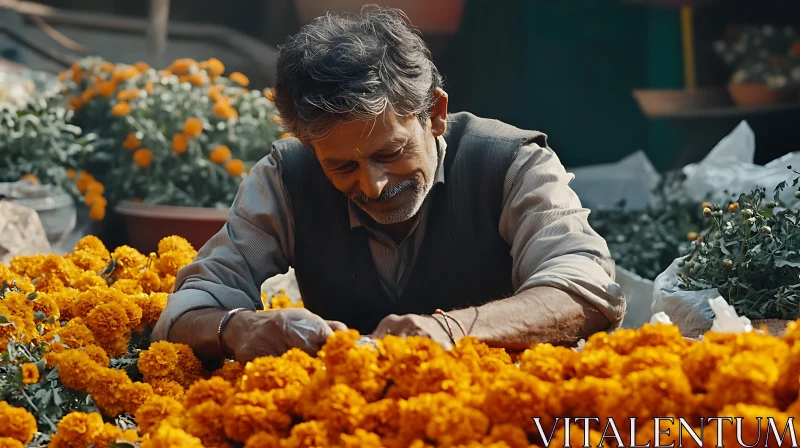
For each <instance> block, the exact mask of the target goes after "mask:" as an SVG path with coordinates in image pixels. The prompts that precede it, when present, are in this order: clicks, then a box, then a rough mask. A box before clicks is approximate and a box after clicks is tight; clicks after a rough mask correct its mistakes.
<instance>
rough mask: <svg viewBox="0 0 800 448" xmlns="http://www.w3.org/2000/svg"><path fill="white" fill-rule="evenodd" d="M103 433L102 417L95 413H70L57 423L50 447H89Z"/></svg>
mask: <svg viewBox="0 0 800 448" xmlns="http://www.w3.org/2000/svg"><path fill="white" fill-rule="evenodd" d="M102 432H103V417H101V416H100V414H97V413H84V412H70V413H69V414H67V415H65V416H64V418H62V419H61V420H60V421H59V422H58V426H57V429H56V434H55V435H54V436H53V437H52V438H51V440H50V445H49V446H53V447H55V448H61V447H64V448H66V447H73V446H90V445H92V444H94V443H95V442H96V439H97V438H98V436H100V435H101V434H102Z"/></svg>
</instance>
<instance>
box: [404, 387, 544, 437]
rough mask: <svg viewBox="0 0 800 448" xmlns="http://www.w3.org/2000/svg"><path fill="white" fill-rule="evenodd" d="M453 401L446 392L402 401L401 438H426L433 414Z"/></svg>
mask: <svg viewBox="0 0 800 448" xmlns="http://www.w3.org/2000/svg"><path fill="white" fill-rule="evenodd" d="M452 402H453V397H452V395H449V394H445V393H438V394H422V395H419V396H416V397H411V398H409V399H408V400H402V401H400V402H399V407H400V424H399V428H400V432H399V436H400V438H401V439H402V440H405V441H406V443H408V442H410V441H412V440H414V439H424V438H426V435H425V432H426V429H427V427H428V423H429V422H431V421H432V419H433V416H434V415H436V414H438V413H439V412H440V411H441V410H442V409H444V408H445V407H446V406H447V403H452ZM536 415H538V414H536Z"/></svg>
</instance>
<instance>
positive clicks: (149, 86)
mask: <svg viewBox="0 0 800 448" xmlns="http://www.w3.org/2000/svg"><path fill="white" fill-rule="evenodd" d="M144 91H145V92H147V94H148V95H152V94H153V92H155V91H156V84H155V83H154V82H153V80H152V79H148V80H147V81H145V83H144Z"/></svg>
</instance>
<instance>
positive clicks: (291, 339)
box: [222, 308, 343, 363]
mask: <svg viewBox="0 0 800 448" xmlns="http://www.w3.org/2000/svg"><path fill="white" fill-rule="evenodd" d="M334 324H339V323H334V322H331V323H329V322H326V321H325V320H324V319H322V318H321V317H319V316H317V315H316V314H314V313H312V312H311V311H309V310H307V309H303V308H286V309H280V310H274V311H267V312H258V313H257V312H255V311H244V312H241V313H238V314H236V315H234V316H233V317H231V319H230V321H229V322H228V324H227V325H226V326H225V328H224V329H223V331H222V345H223V346H224V347H225V351H226V352H227V353H229V354H231V355H233V359H235V360H236V361H239V362H241V363H246V362H248V361H252V360H253V359H255V358H258V357H260V356H279V355H281V354H283V353H285V352H286V351H288V350H289V349H291V348H293V347H297V348H299V349H300V350H303V351H304V352H306V353H308V354H309V355H312V356H314V355H316V354H317V352H318V351H319V349H320V348H322V346H323V345H324V344H325V341H326V340H327V339H328V337H330V336H331V335H332V334H333V329H332V328H331V325H334ZM335 326H336V327H337V329H339V328H338V327H339V325H335ZM342 326H343V325H342Z"/></svg>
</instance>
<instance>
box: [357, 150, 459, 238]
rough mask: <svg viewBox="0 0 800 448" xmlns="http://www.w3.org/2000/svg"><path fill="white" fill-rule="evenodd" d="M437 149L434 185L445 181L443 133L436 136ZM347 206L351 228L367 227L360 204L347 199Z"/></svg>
mask: <svg viewBox="0 0 800 448" xmlns="http://www.w3.org/2000/svg"><path fill="white" fill-rule="evenodd" d="M436 150H437V152H438V153H439V161H438V165H437V166H436V174H435V175H434V178H433V184H434V185H437V184H443V183H444V156H445V152H446V150H447V142H446V141H445V140H444V137H443V136H441V135H440V136H438V137H436ZM347 208H348V211H349V213H350V228H351V229H355V228H356V227H366V225H365V224H364V221H363V219H362V217H361V216H360V212H359V209H358V206H357V205H355V204H353V201H350V200H348V201H347ZM417 217H419V214H417Z"/></svg>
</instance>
